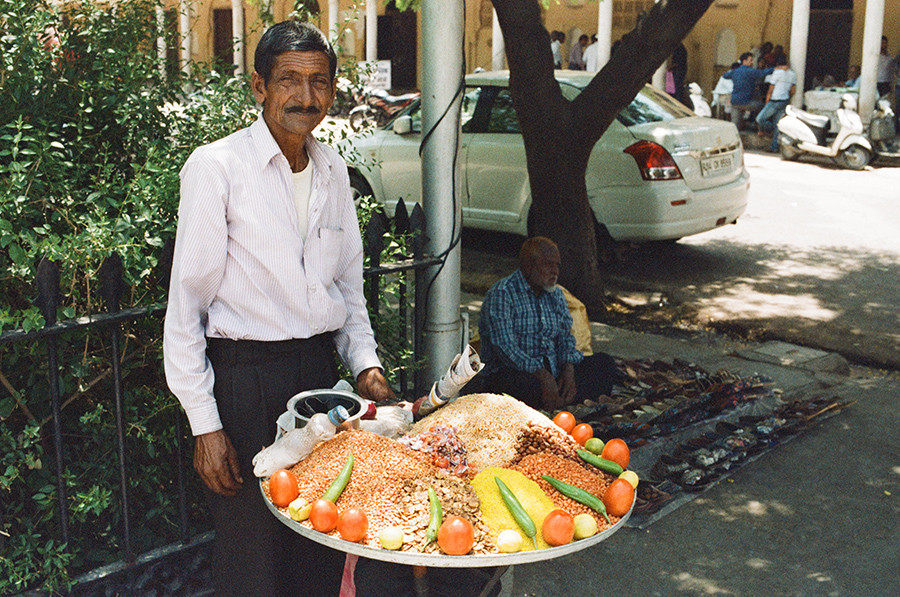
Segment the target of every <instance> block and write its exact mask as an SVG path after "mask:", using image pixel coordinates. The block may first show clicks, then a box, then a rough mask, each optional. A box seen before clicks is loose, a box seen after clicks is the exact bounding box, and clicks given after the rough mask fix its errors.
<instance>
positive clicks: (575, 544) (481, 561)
mask: <svg viewBox="0 0 900 597" xmlns="http://www.w3.org/2000/svg"><path fill="white" fill-rule="evenodd" d="M259 491H260V493H262V498H263V501H264V502H265V503H266V506H268V508H269V510H271V512H272V514H274V515H275V517H276V518H277V519H278V520H280V521H281V522H282V523H284V524H285V525H287V526H288V527H289V528H291V529H293V530H294V532H296V533H300V534H301V535H303V536H304V537H306V538H307V539H311V540H313V541H315V542H316V543H320V544H322V545H324V546H326V547H330V548H332V549H336V550H338V551H343V552H346V553H352V554H355V555H358V556H361V557H364V558H370V559H373V560H383V561H385V562H393V563H395V564H407V565H410V566H430V567H432V568H480V567H483V566H515V565H517V564H530V563H532V562H543V561H544V560H551V559H553V558H558V557H560V556H567V555H569V554H571V553H575V552H576V551H581V550H583V549H588V548H589V547H593V546H594V545H596V544H598V543H600V542H601V541H604V540H606V539H608V538H609V537H610V536H611V535H612V534H613V533H615V532H616V531H618V530H619V529H620V528H622V526H623V525H624V524H625V521H627V520H628V518H629V517H630V516H631V511H632V510H634V504H633V503H632V504H631V509H630V510H628V513H627V514H625V516H623V517H622V518H621V519H620V520H619V522H617V523H616V524H614V525H613V526H611V527H610V528H608V529H606V530H605V531H601V532H599V533H597V534H596V535H594V536H593V537H588V538H587V539H580V540H578V541H572V542H571V543H568V544H566V545H561V546H559V547H549V548H547V549H536V550H530V551H520V552H517V553H500V554H491V555H472V556H448V555H444V554H431V553H419V552H409V551H392V550H389V549H376V548H374V547H367V546H365V545H362V544H359V543H353V542H351V541H344V540H343V539H340V538H338V537H334V536H332V535H327V534H325V533H320V532H318V531H316V530H313V529H311V528H309V527H307V526H304V525H302V524H300V523H299V522H297V521H296V520H294V519H292V518H291V517H289V516H288V515H287V514H283V513H282V512H281V511H280V510H279V509H278V508H276V507H275V505H274V504H273V503H272V502H270V501H269V500H268V498H266V495H265V492H263V487H262V480H260V483H259Z"/></svg>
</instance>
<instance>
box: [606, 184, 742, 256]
mask: <svg viewBox="0 0 900 597" xmlns="http://www.w3.org/2000/svg"><path fill="white" fill-rule="evenodd" d="M749 188H750V176H749V174H748V173H747V171H746V170H742V172H741V175H740V176H739V177H738V178H737V179H736V180H734V181H732V182H730V183H728V184H725V185H721V186H718V187H714V188H711V189H703V190H698V191H692V190H691V189H689V188H688V187H687V185H685V184H684V181H683V180H679V181H659V182H650V183H647V184H644V185H637V186H627V187H626V186H622V187H614V188H611V189H610V188H607V189H604V190H603V198H597V199H592V200H591V202H592V204H594V203H595V202H596V205H593V207H594V212H595V213H596V214H597V219H598V220H599V221H600V222H602V223H603V224H604V225H605V226H606V228H607V230H609V234H610V236H612V237H613V238H614V239H615V240H617V241H632V242H646V241H657V240H671V239H678V238H682V237H684V236H689V235H691V234H699V233H700V232H706V231H707V230H712V229H714V228H718V227H719V226H722V225H724V224H731V223H733V222H734V221H735V220H737V219H738V217H739V216H741V215H742V214H743V213H744V211H745V210H746V209H747V195H748V191H749Z"/></svg>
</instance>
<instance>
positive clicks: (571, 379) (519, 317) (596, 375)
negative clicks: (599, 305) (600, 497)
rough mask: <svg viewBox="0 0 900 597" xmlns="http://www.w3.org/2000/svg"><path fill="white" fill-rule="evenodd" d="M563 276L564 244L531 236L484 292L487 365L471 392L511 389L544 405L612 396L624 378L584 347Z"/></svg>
mask: <svg viewBox="0 0 900 597" xmlns="http://www.w3.org/2000/svg"><path fill="white" fill-rule="evenodd" d="M558 276H559V249H558V248H557V246H556V244H555V243H554V242H553V241H552V240H550V239H549V238H544V237H540V236H538V237H535V238H530V239H528V240H526V241H525V243H524V244H523V245H522V248H521V250H520V251H519V269H517V270H516V271H515V272H513V273H512V274H511V275H509V276H507V277H506V278H503V279H502V280H499V281H498V282H497V283H496V284H494V285H493V286H492V287H491V288H490V290H488V292H487V294H486V295H485V297H484V303H483V304H482V307H481V319H480V322H479V324H478V331H479V334H480V336H481V351H480V353H481V359H482V361H483V362H484V368H483V369H482V370H481V371H480V372H479V373H478V375H476V376H475V377H474V378H473V379H472V381H470V382H469V383H468V384H467V385H466V388H465V389H466V392H467V393H477V392H490V393H497V394H500V393H505V394H509V395H511V396H514V397H515V398H518V399H519V400H521V401H523V402H525V403H526V404H528V405H529V406H532V407H534V408H540V409H544V410H555V409H558V408H561V407H563V406H565V405H567V404H571V403H573V402H575V401H579V402H580V401H583V400H586V399H593V400H596V399H597V397H598V396H600V395H602V394H609V392H610V390H611V389H612V384H613V382H614V381H615V379H616V377H617V376H618V371H617V369H616V366H615V362H614V361H613V359H612V357H610V356H609V355H607V354H603V353H597V354H594V355H592V356H589V357H585V356H584V355H582V353H581V352H579V351H578V350H576V348H575V337H574V336H573V335H572V331H571V328H572V317H571V315H569V310H568V307H567V306H566V300H565V298H564V297H563V293H562V290H561V289H560V288H558V287H557V286H556V279H557V277H558Z"/></svg>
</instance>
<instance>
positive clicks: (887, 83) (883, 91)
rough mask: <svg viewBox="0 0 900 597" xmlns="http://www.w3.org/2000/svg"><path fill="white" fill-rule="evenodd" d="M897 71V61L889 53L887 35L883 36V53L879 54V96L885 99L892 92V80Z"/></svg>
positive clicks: (877, 79)
mask: <svg viewBox="0 0 900 597" xmlns="http://www.w3.org/2000/svg"><path fill="white" fill-rule="evenodd" d="M894 70H895V61H894V59H893V58H891V55H890V53H888V38H887V35H882V36H881V53H880V54H878V77H877V78H876V81H877V86H878V95H879V96H881V97H883V96H885V95H887V94H889V93H890V92H891V80H892V79H893V74H894Z"/></svg>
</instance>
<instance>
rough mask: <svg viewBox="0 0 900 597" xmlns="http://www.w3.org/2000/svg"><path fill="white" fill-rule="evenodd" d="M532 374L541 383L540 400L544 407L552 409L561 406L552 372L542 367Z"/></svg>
mask: <svg viewBox="0 0 900 597" xmlns="http://www.w3.org/2000/svg"><path fill="white" fill-rule="evenodd" d="M532 375H534V376H535V377H536V378H537V380H538V382H540V384H541V401H542V402H543V403H544V408H546V409H547V410H553V409H555V408H557V407H558V406H561V405H562V398H561V397H560V395H559V388H558V387H557V385H556V380H555V379H553V374H552V373H550V372H549V371H547V370H546V369H543V368H542V369H538V370H537V371H535V372H534V373H532Z"/></svg>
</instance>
